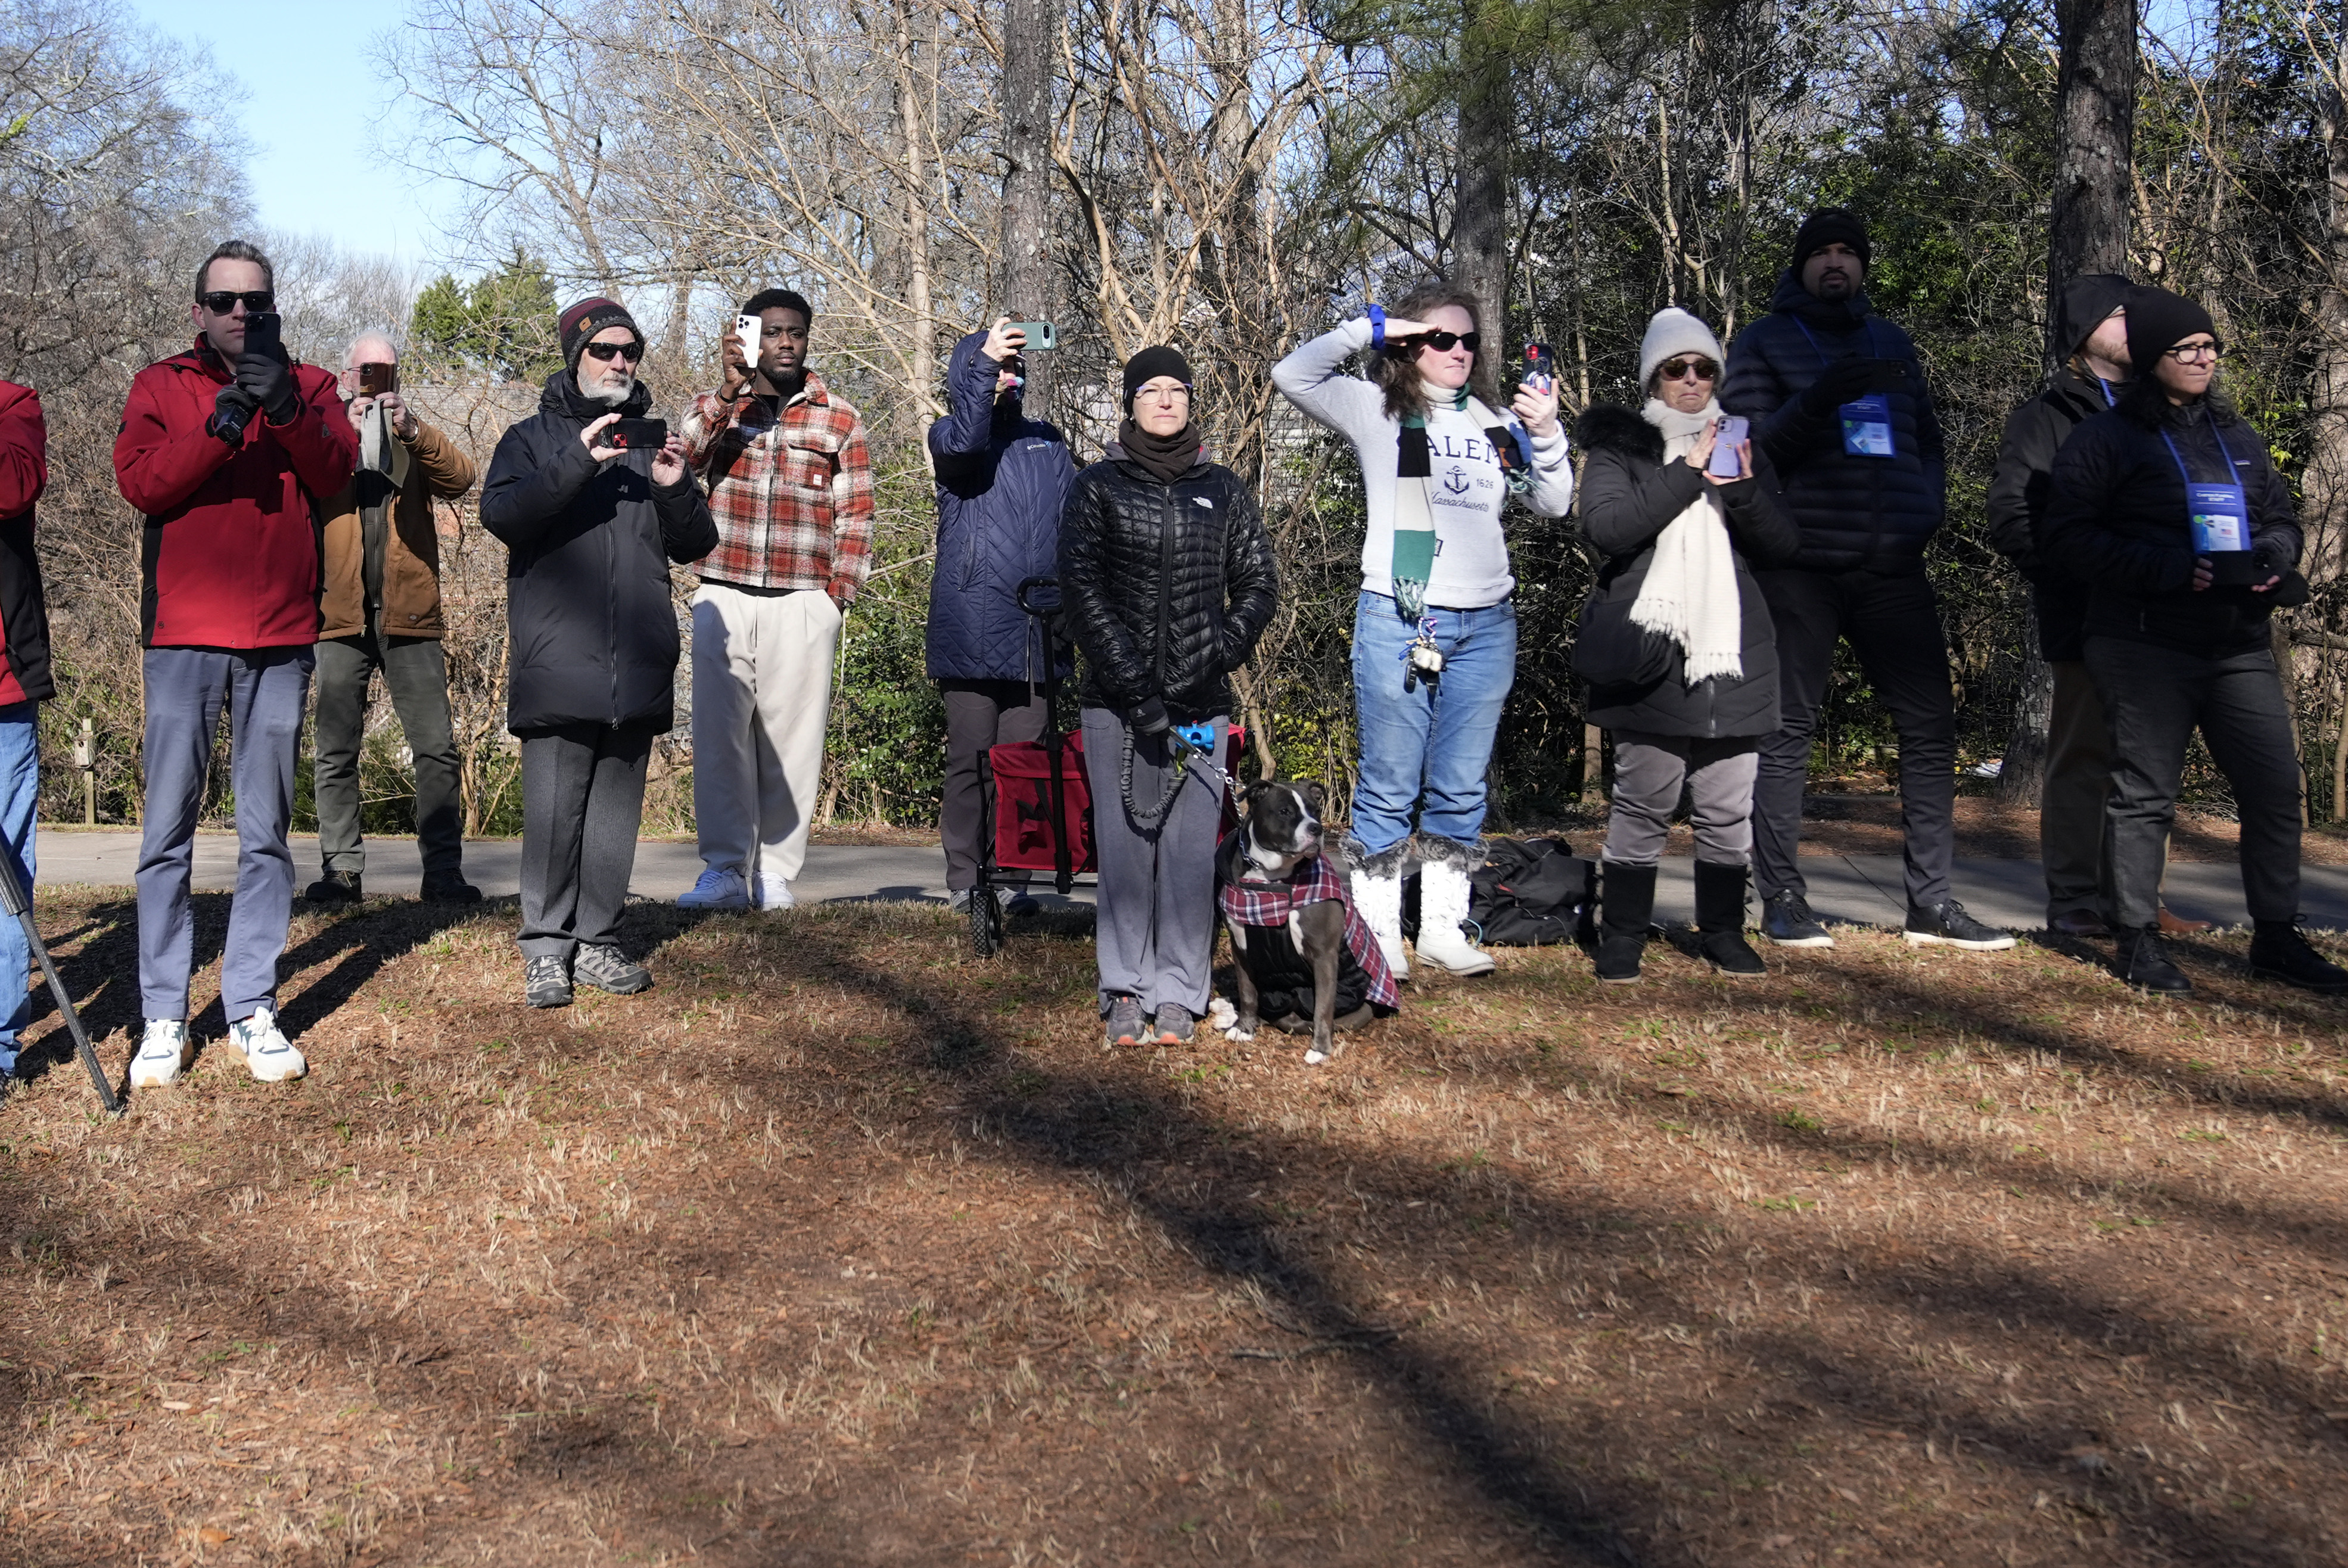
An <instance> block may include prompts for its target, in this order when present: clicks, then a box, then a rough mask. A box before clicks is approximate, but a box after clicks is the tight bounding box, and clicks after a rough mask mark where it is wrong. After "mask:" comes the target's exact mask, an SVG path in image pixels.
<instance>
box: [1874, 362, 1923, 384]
mask: <svg viewBox="0 0 2348 1568" xmlns="http://www.w3.org/2000/svg"><path fill="white" fill-rule="evenodd" d="M1868 370H1869V376H1868V378H1867V389H1868V390H1869V392H1912V391H1914V390H1915V387H1914V386H1913V384H1912V383H1910V380H1909V377H1908V362H1907V361H1906V360H1904V359H1878V360H1875V361H1873V362H1872V363H1871V364H1869V366H1868Z"/></svg>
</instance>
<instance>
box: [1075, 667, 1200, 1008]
mask: <svg viewBox="0 0 2348 1568" xmlns="http://www.w3.org/2000/svg"><path fill="white" fill-rule="evenodd" d="M1229 728H1230V721H1229V720H1227V719H1224V718H1220V717H1219V718H1217V719H1216V720H1215V729H1216V733H1217V734H1219V735H1220V734H1222V733H1225V732H1226V731H1228V729H1229ZM1084 730H1085V776H1086V779H1087V780H1088V781H1089V782H1090V783H1091V785H1092V791H1093V844H1094V849H1095V852H1096V853H1097V856H1098V858H1099V861H1100V894H1099V908H1100V920H1099V930H1098V934H1097V937H1096V939H1095V945H1096V947H1097V951H1098V958H1099V963H1100V995H1101V1013H1102V1016H1107V1013H1108V1003H1109V998H1110V997H1112V996H1116V995H1133V996H1138V997H1139V998H1140V999H1141V1006H1142V1010H1143V1011H1144V1012H1145V1013H1150V1014H1154V1013H1156V1012H1157V1011H1158V1009H1159V1007H1162V1006H1165V1005H1166V1004H1167V1003H1169V1002H1172V1003H1174V1004H1176V1005H1177V1006H1182V1007H1187V1008H1189V1010H1190V1011H1191V1012H1192V1013H1193V1014H1198V1015H1202V1016H1203V1015H1204V1014H1205V1012H1206V1011H1207V1001H1208V997H1209V995H1210V988H1211V982H1212V974H1211V971H1212V967H1213V960H1214V952H1215V841H1216V839H1217V837H1218V836H1219V835H1220V832H1221V830H1222V821H1223V792H1222V789H1221V787H1220V785H1218V784H1214V783H1210V781H1209V779H1208V776H1207V773H1206V771H1205V769H1201V768H1200V767H1198V766H1197V765H1196V764H1193V765H1192V766H1190V767H1189V769H1188V770H1187V771H1186V774H1185V777H1184V778H1183V780H1182V787H1181V789H1180V790H1179V792H1178V793H1177V794H1176V795H1175V797H1174V803H1173V804H1172V805H1170V806H1169V807H1168V808H1167V809H1166V815H1165V818H1164V819H1163V820H1161V821H1160V822H1159V824H1158V825H1157V826H1156V827H1154V828H1145V827H1143V826H1141V825H1140V824H1139V823H1138V822H1136V821H1135V820H1133V817H1132V814H1131V813H1130V812H1129V811H1128V810H1126V805H1125V792H1124V786H1123V783H1122V781H1121V776H1122V769H1123V765H1124V760H1125V741H1126V727H1125V723H1124V721H1123V720H1122V719H1120V718H1119V717H1117V715H1116V714H1113V713H1111V712H1109V711H1108V709H1107V708H1105V707H1088V708H1086V709H1085V710H1084ZM1168 740H1169V737H1168V736H1163V735H1159V736H1148V737H1143V738H1137V739H1136V740H1135V742H1134V747H1133V799H1134V803H1135V804H1136V805H1138V806H1139V807H1140V808H1141V810H1144V811H1147V810H1150V809H1152V808H1153V807H1155V806H1156V805H1157V803H1158V799H1159V797H1160V796H1161V795H1163V794H1165V792H1166V786H1167V783H1168V781H1169V779H1172V777H1173V764H1172V760H1171V757H1170V754H1169V748H1168V746H1167V742H1168Z"/></svg>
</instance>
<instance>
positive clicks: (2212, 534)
mask: <svg viewBox="0 0 2348 1568" xmlns="http://www.w3.org/2000/svg"><path fill="white" fill-rule="evenodd" d="M2185 512H2186V516H2187V519H2188V521H2190V522H2191V523H2192V525H2193V553H2194V554H2196V555H2218V554H2222V553H2224V552H2228V551H2234V550H2248V549H2249V548H2250V508H2249V507H2248V506H2247V505H2245V504H2244V502H2243V500H2242V487H2241V486H2240V485H2194V484H2188V485H2187V486H2186V487H2185Z"/></svg>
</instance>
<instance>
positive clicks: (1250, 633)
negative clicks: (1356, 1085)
mask: <svg viewBox="0 0 2348 1568" xmlns="http://www.w3.org/2000/svg"><path fill="white" fill-rule="evenodd" d="M1190 385H1191V383H1190V366H1189V361H1188V360H1186V359H1184V358H1183V357H1182V356H1181V354H1180V353H1179V352H1178V351H1176V350H1174V349H1171V348H1149V349H1144V350H1143V351H1142V352H1141V353H1139V354H1137V355H1135V356H1133V358H1132V360H1131V361H1130V362H1129V363H1128V364H1127V366H1126V367H1125V409H1126V420H1125V423H1124V425H1123V426H1122V427H1120V428H1119V429H1118V431H1117V440H1116V441H1115V442H1114V443H1112V444H1111V445H1110V447H1109V449H1108V456H1107V459H1106V460H1104V461H1101V462H1097V463H1095V464H1094V465H1093V466H1092V467H1090V468H1088V469H1085V471H1084V472H1082V473H1080V474H1078V475H1077V476H1076V488H1075V489H1074V490H1071V491H1070V492H1069V494H1068V502H1067V507H1066V511H1064V512H1063V513H1062V514H1061V518H1060V595H1061V601H1062V603H1063V604H1064V605H1065V606H1066V614H1067V616H1068V618H1069V620H1070V622H1071V624H1073V625H1074V627H1075V629H1076V645H1077V646H1078V647H1079V648H1081V649H1082V650H1083V651H1084V655H1085V678H1084V685H1083V688H1082V702H1083V707H1084V727H1085V770H1086V775H1087V777H1088V778H1089V779H1090V780H1091V783H1092V793H1093V839H1094V844H1095V849H1096V852H1097V856H1098V860H1099V866H1100V898H1099V923H1098V935H1097V947H1098V952H1099V959H1100V998H1101V1003H1100V1005H1101V1016H1103V1017H1104V1018H1106V1019H1107V1031H1108V1032H1107V1040H1108V1043H1109V1044H1110V1045H1112V1046H1117V1045H1138V1044H1142V1043H1145V1042H1155V1043H1159V1044H1165V1045H1175V1044H1179V1043H1182V1042H1185V1041H1187V1040H1189V1037H1190V1036H1191V1033H1192V1031H1193V1030H1194V1029H1195V1028H1196V1027H1197V1020H1198V1019H1199V1018H1200V1016H1203V1015H1204V1014H1205V1012H1206V1010H1207V1001H1208V997H1209V995H1210V977H1209V965H1210V962H1211V959H1212V955H1213V953H1214V945H1215V839H1216V835H1217V833H1218V831H1219V830H1220V828H1221V825H1222V799H1223V792H1222V787H1221V784H1220V781H1219V780H1216V779H1211V778H1210V776H1209V775H1208V773H1207V771H1206V769H1203V768H1200V767H1197V766H1194V765H1193V764H1192V762H1191V761H1190V760H1189V758H1188V757H1187V755H1186V748H1189V747H1190V746H1192V745H1194V744H1195V746H1196V749H1198V750H1199V751H1201V752H1203V753H1205V755H1206V756H1207V757H1208V758H1217V757H1219V756H1220V754H1221V751H1222V748H1223V740H1224V738H1225V737H1226V736H1227V735H1228V733H1229V731H1230V728H1231V717H1230V716H1231V682H1230V679H1229V676H1230V674H1231V671H1233V670H1235V669H1237V668H1239V667H1240V665H1243V664H1245V663H1246V662H1247V657H1248V655H1249V654H1250V653H1251V652H1252V651H1253V650H1254V648H1255V641H1256V639H1257V638H1258V637H1259V636H1262V634H1263V628H1264V626H1265V625H1266V624H1268V623H1269V622H1270V621H1271V619H1272V602H1273V597H1274V595H1275V594H1277V593H1278V592H1279V586H1280V578H1279V573H1278V572H1277V570H1276V569H1275V568H1274V566H1273V565H1272V542H1271V541H1270V540H1269V539H1267V538H1266V537H1265V535H1264V531H1263V519H1262V515H1261V514H1260V513H1259V512H1258V511H1257V510H1256V504H1255V498H1254V497H1252V496H1251V495H1250V494H1249V493H1248V490H1247V487H1246V486H1245V485H1243V484H1241V482H1240V478H1239V476H1238V475H1237V474H1234V473H1233V472H1231V469H1227V468H1224V467H1222V466H1221V465H1220V464H1217V463H1210V462H1208V461H1206V460H1205V459H1204V458H1203V457H1202V456H1201V455H1200V449H1199V428H1198V424H1197V422H1196V421H1195V420H1194V419H1193V418H1191V415H1190Z"/></svg>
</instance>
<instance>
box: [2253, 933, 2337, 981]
mask: <svg viewBox="0 0 2348 1568" xmlns="http://www.w3.org/2000/svg"><path fill="white" fill-rule="evenodd" d="M2250 973H2251V974H2253V975H2260V976H2263V977H2265V978H2269V979H2274V980H2287V981H2289V982H2290V983H2291V984H2292V985H2299V986H2303V987H2304V988H2306V989H2307V990H2310V991H2323V992H2339V991H2348V969H2343V968H2341V967H2340V965H2337V964H2334V963H2333V962H2332V961H2331V960H2330V959H2328V958H2326V957H2324V956H2323V954H2321V953H2318V952H2317V951H2316V950H2315V948H2314V946H2313V944H2311V943H2310V942H2309V941H2308V940H2307V938H2306V937H2304V936H2302V935H2301V934H2300V932H2299V927H2297V926H2295V925H2288V924H2284V923H2282V922H2280V921H2278V922H2276V923H2275V925H2274V927H2273V928H2269V927H2267V926H2265V925H2263V924H2261V925H2260V926H2259V927H2258V928H2256V929H2254V930H2253V931H2252V933H2251V935H2250Z"/></svg>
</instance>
